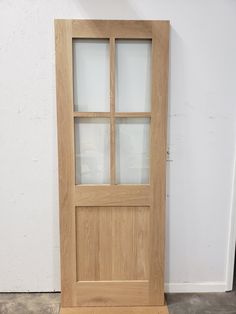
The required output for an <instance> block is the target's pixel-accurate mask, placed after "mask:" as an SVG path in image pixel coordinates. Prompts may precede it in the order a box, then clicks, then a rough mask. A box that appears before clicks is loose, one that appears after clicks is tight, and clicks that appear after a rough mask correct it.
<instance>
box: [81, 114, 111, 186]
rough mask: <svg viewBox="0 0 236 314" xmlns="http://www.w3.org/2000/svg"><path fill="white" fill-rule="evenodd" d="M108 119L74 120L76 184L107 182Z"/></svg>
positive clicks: (108, 179)
mask: <svg viewBox="0 0 236 314" xmlns="http://www.w3.org/2000/svg"><path fill="white" fill-rule="evenodd" d="M109 138H110V121H109V119H106V118H105V119H103V118H77V119H76V120H75V154H76V156H75V157H76V158H75V160H76V184H106V183H109V181H110V178H109V168H110V167H109V154H110V153H109V152H110V148H109V144H110V140H109Z"/></svg>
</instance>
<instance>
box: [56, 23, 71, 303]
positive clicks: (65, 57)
mask: <svg viewBox="0 0 236 314" xmlns="http://www.w3.org/2000/svg"><path fill="white" fill-rule="evenodd" d="M55 30H56V42H55V45H56V51H57V54H56V84H57V123H58V159H59V160H58V162H59V202H60V237H61V282H62V286H61V290H62V305H63V306H69V305H71V304H73V284H72V283H73V282H74V281H75V278H76V274H75V269H76V267H75V265H76V264H75V247H76V243H75V207H74V191H73V186H74V182H75V178H74V173H75V169H74V142H73V141H74V118H73V78H72V76H73V74H72V28H71V21H61V20H57V21H55ZM65 222H67V223H65Z"/></svg>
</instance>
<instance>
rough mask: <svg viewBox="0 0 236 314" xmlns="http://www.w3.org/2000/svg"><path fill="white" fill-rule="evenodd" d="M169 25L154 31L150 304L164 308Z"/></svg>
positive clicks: (162, 25)
mask: <svg viewBox="0 0 236 314" xmlns="http://www.w3.org/2000/svg"><path fill="white" fill-rule="evenodd" d="M168 59H169V23H163V24H161V26H160V25H158V26H157V27H154V31H153V38H152V118H151V172H150V184H151V212H150V236H151V243H152V245H151V246H150V257H149V258H150V302H151V303H154V302H156V304H159V305H162V304H164V246H165V201H166V141H167V137H166V131H167V107H168V104H167V95H168V92H167V91H168V89H167V88H168Z"/></svg>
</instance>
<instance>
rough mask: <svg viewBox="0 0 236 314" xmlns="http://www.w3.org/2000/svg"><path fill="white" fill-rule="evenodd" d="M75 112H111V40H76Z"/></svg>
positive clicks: (74, 53) (74, 59)
mask: <svg viewBox="0 0 236 314" xmlns="http://www.w3.org/2000/svg"><path fill="white" fill-rule="evenodd" d="M73 61H74V63H73V66H74V106H75V108H74V109H75V111H109V84H110V83H109V77H110V74H109V41H108V40H105V39H75V40H73Z"/></svg>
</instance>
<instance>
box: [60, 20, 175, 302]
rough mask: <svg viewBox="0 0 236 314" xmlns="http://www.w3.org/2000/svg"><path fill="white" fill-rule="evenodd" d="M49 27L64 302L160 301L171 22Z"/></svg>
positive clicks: (81, 23) (88, 22)
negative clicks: (52, 36) (54, 83)
mask: <svg viewBox="0 0 236 314" xmlns="http://www.w3.org/2000/svg"><path fill="white" fill-rule="evenodd" d="M55 28H56V79H57V106H58V109H57V110H58V143H59V191H60V236H61V283H62V287H61V289H62V306H64V307H72V306H150V305H163V304H164V281H163V279H164V237H165V236H164V235H165V233H164V224H165V223H164V216H165V197H166V195H165V161H166V120H167V82H168V38H169V22H168V21H118V20H116V21H109V20H104V21H98V20H56V21H55Z"/></svg>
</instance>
